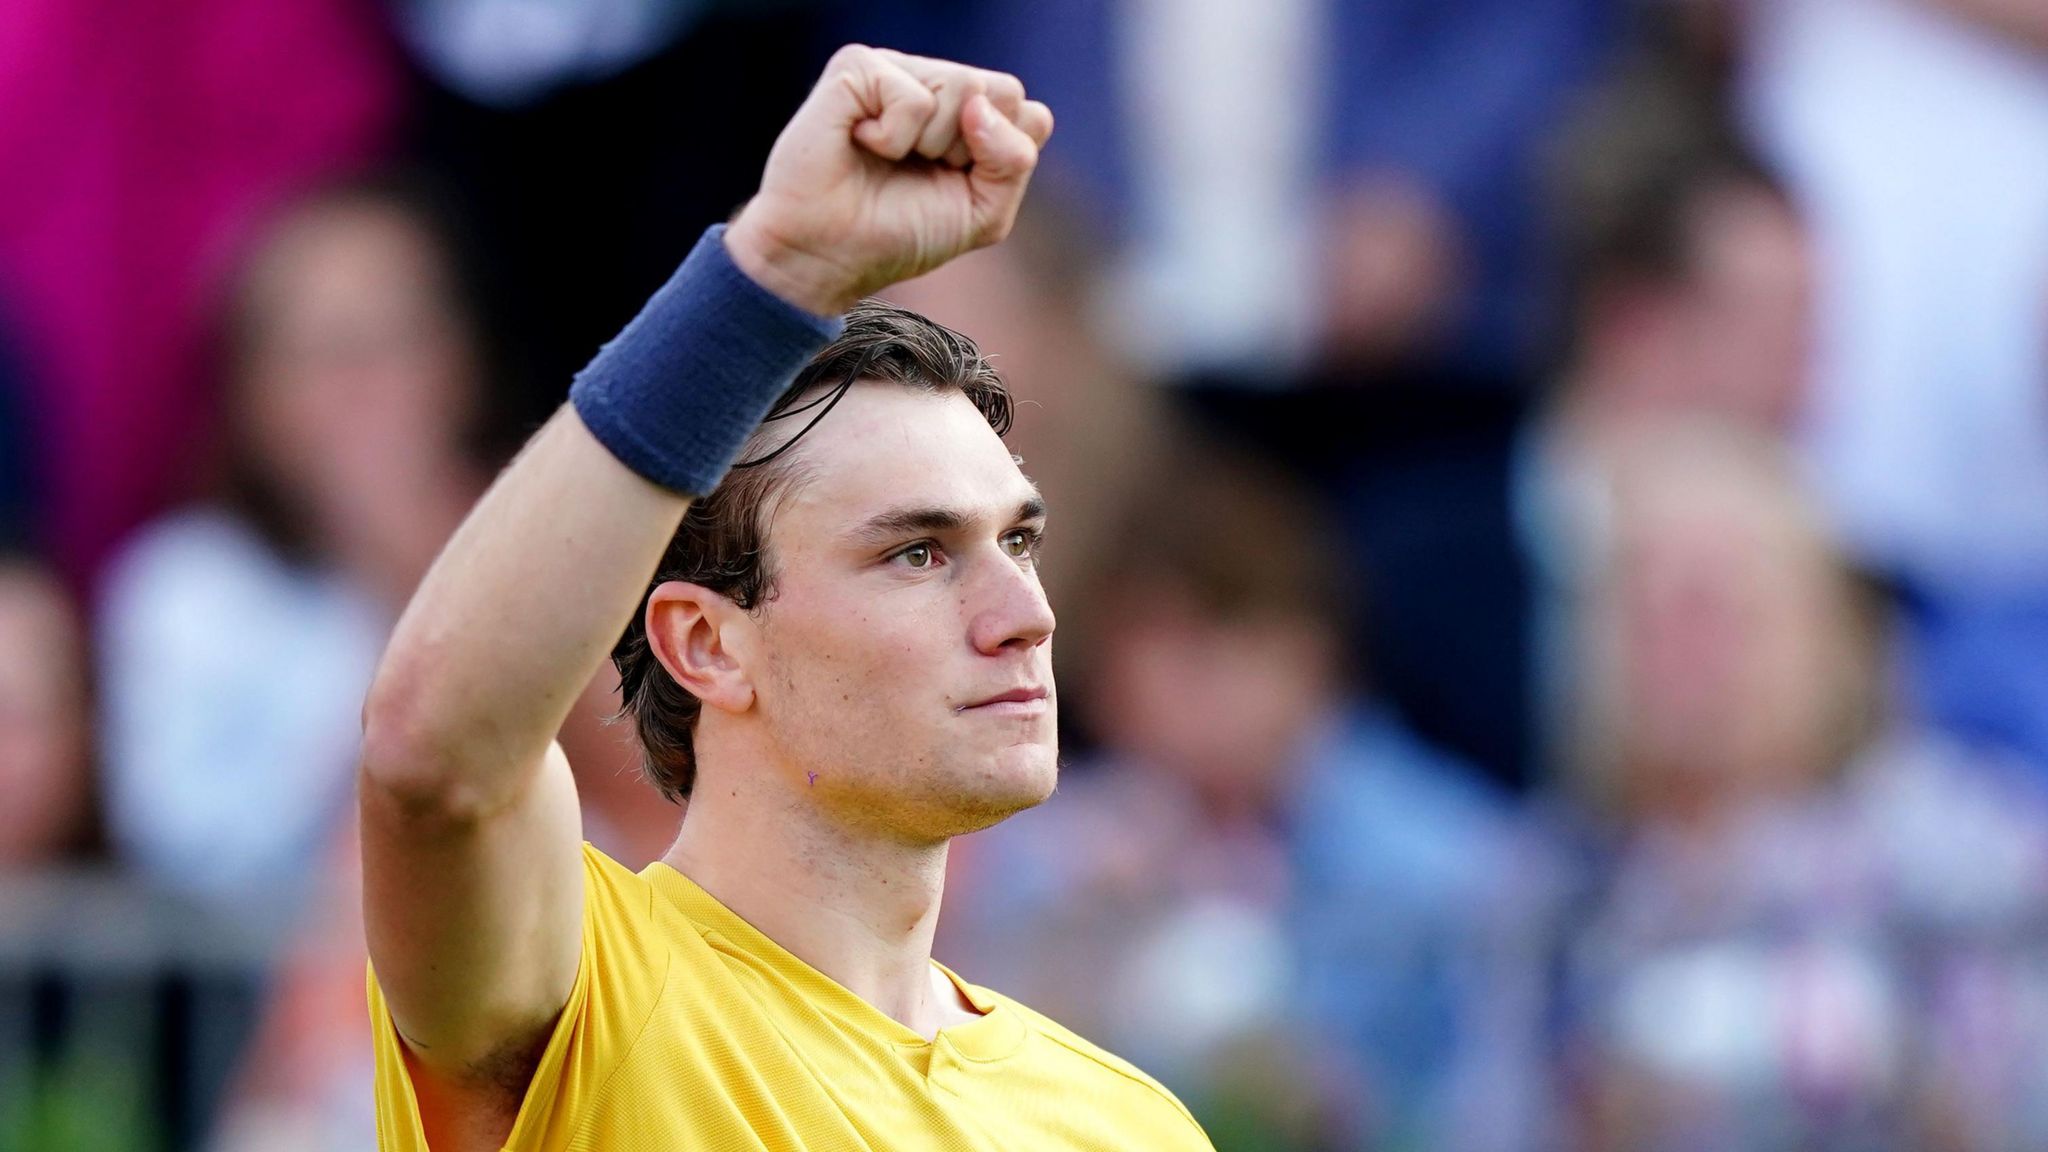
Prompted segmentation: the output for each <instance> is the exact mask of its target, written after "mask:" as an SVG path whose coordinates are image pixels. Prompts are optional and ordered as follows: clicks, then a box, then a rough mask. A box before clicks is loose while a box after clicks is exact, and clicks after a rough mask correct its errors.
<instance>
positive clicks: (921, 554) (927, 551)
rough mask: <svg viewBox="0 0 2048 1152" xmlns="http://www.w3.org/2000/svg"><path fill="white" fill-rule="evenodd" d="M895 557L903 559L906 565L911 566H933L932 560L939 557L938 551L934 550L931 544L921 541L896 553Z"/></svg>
mask: <svg viewBox="0 0 2048 1152" xmlns="http://www.w3.org/2000/svg"><path fill="white" fill-rule="evenodd" d="M895 558H896V559H898V560H901V561H903V563H904V564H905V565H907V566H909V567H911V568H929V567H931V566H932V561H933V560H935V559H936V558H937V553H936V552H934V551H933V549H932V546H931V545H930V544H924V543H919V544H912V545H911V546H910V547H908V548H905V549H903V550H902V551H901V552H898V553H896V557H895Z"/></svg>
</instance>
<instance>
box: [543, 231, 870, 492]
mask: <svg viewBox="0 0 2048 1152" xmlns="http://www.w3.org/2000/svg"><path fill="white" fill-rule="evenodd" d="M843 327H844V323H843V322H842V321H841V320H840V319H839V318H838V317H836V316H835V317H824V316H817V315H814V314H812V313H810V312H806V311H804V310H803V309H801V308H799V307H797V306H796V305H794V304H791V303H789V302H788V301H786V300H784V299H782V298H781V297H780V296H777V295H775V294H774V293H773V292H770V291H768V290H767V289H766V288H763V287H761V286H760V285H759V284H756V283H754V281H753V279H752V278H751V277H749V276H748V275H747V274H746V273H745V272H742V271H740V269H739V267H738V266H737V265H735V264H734V263H733V262H732V257H731V256H729V255H727V254H726V251H725V225H723V224H716V225H713V226H712V227H711V228H710V229H708V230H707V231H706V232H705V233H704V236H703V238H702V239H700V240H698V241H697V246H696V247H695V248H693V249H691V251H690V255H689V257H688V258H687V259H685V260H684V261H683V264H682V267H680V268H678V269H676V274H675V275H674V276H671V277H670V278H669V281H668V283H666V284H664V285H662V286H661V288H660V289H659V290H658V291H656V292H655V294H654V295H653V297H652V298H650V299H649V300H648V301H647V306H646V307H644V308H642V309H641V310H640V314H639V315H638V316H635V317H634V318H633V322H632V323H630V324H628V325H626V327H625V330H624V331H622V332H620V333H619V334H618V335H617V336H615V337H613V338H612V340H611V342H610V343H608V344H606V345H605V346H604V347H603V348H602V349H600V350H599V351H598V354H597V356H596V358H595V359H593V360H591V362H590V365H589V366H588V367H586V368H584V369H583V371H581V372H579V373H577V375H576V382H575V383H574V384H572V385H571V386H570V388H569V402H570V403H571V404H574V405H575V406H576V414H577V415H578V416H581V417H582V418H583V423H584V425H585V426H586V427H588V428H589V429H590V431H591V434H592V435H594V436H596V437H597V439H598V441H599V442H600V443H602V444H603V445H604V446H605V447H606V448H608V449H610V450H611V453H612V455H614V456H617V457H618V458H619V460H620V461H621V462H622V463H624V464H625V465H626V467H628V468H631V469H632V470H633V471H635V472H638V473H639V474H640V475H642V476H645V477H646V478H648V479H649V480H652V481H654V482H655V483H656V484H659V485H661V486H662V487H664V488H668V489H671V490H673V491H676V492H687V493H691V494H694V495H698V496H702V495H704V494H705V493H708V492H710V491H711V490H712V489H713V488H716V487H717V486H718V482H719V481H720V480H721V479H723V478H724V476H725V472H726V469H727V468H729V467H731V465H732V462H733V459H734V458H735V457H737V456H738V455H739V452H740V448H741V447H742V446H743V445H744V444H745V443H746V441H747V437H749V436H751V435H753V433H754V429H755V428H757V427H759V426H760V424H761V418H762V417H764V416H766V415H767V414H768V409H769V408H770V407H771V406H772V405H773V404H774V403H775V401H776V399H777V398H778V397H780V396H781V395H782V393H783V391H784V390H785V389H787V388H788V387H789V385H790V382H791V381H792V380H794V379H796V374H797V373H798V372H800V371H802V370H803V367H804V365H805V364H807V363H809V361H810V359H811V357H812V356H814V355H816V354H817V352H818V350H819V349H821V348H823V347H824V346H825V345H827V344H829V343H831V342H832V340H833V338H834V337H836V336H838V335H839V332H840V330H841V329H842V328H843Z"/></svg>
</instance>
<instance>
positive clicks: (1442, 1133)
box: [939, 448, 1550, 1150]
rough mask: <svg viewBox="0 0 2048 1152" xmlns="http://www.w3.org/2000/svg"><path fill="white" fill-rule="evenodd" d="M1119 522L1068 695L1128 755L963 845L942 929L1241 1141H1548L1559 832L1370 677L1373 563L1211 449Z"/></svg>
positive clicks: (1104, 759)
mask: <svg viewBox="0 0 2048 1152" xmlns="http://www.w3.org/2000/svg"><path fill="white" fill-rule="evenodd" d="M1123 523H1124V529H1123V532H1122V533H1121V534H1120V535H1119V536H1118V537H1117V539H1118V540H1119V543H1118V544H1117V545H1116V565H1115V568H1114V570H1113V571H1108V572H1105V573H1103V574H1102V577H1101V580H1100V582H1099V583H1098V585H1097V588H1096V594H1097V595H1098V596H1100V597H1101V598H1102V613H1103V615H1102V628H1103V629H1104V635H1103V637H1102V642H1101V646H1100V655H1099V660H1100V662H1101V665H1102V666H1101V668H1100V670H1099V672H1098V674H1097V676H1096V678H1095V679H1096V687H1095V690H1094V692H1093V693H1092V694H1091V696H1089V697H1081V698H1074V697H1068V705H1067V706H1068V707H1070V708H1075V707H1078V708H1081V709H1083V710H1085V711H1087V712H1089V713H1090V715H1091V718H1092V722H1093V725H1094V727H1095V728H1096V730H1097V731H1098V732H1099V733H1100V735H1101V736H1102V738H1103V741H1104V747H1103V749H1102V754H1101V756H1100V757H1099V758H1098V759H1097V760H1095V761H1093V762H1085V763H1081V764H1075V765H1071V766H1069V767H1068V768H1067V770H1066V773H1065V780H1064V782H1063V784H1062V787H1061V789H1060V791H1059V793H1058V794H1057V795H1056V796H1055V797H1054V798H1053V799H1052V800H1051V801H1049V802H1048V803H1047V804H1046V805H1045V806H1044V807H1043V808H1041V809H1039V810H1036V811H1032V812H1027V813H1024V814H1022V815H1019V816H1017V817H1014V818H1013V819H1011V820H1010V821H1008V822H1006V823H1004V824H1002V825H1000V826H998V827H996V828H994V829H991V830H989V831H987V832H984V833H980V834H977V835H976V836H973V837H970V838H968V839H966V840H964V841H962V842H960V843H958V844H956V845H955V847H954V856H953V869H952V874H951V876H950V881H949V882H950V884H951V888H950V890H949V894H948V897H949V898H948V904H947V911H946V915H945V917H944V918H942V920H941V928H940V934H941V938H940V944H939V951H940V955H941V956H942V957H943V958H945V959H946V960H948V961H949V962H951V963H954V964H957V965H959V966H960V967H961V969H962V970H963V971H965V972H969V973H972V974H973V975H974V978H975V979H977V980H985V981H987V982H988V983H990V984H991V985H992V986H995V987H999V988H1004V989H1006V990H1010V991H1013V992H1014V993H1016V994H1017V995H1019V996H1022V997H1024V998H1026V999H1028V1000H1030V1001H1031V1002H1033V1003H1034V1004H1038V1005H1039V1006H1040V1007H1042V1008H1043V1009H1044V1010H1045V1011H1046V1012H1048V1014H1050V1015H1052V1016H1054V1017H1055V1018H1057V1019H1061V1020H1062V1021H1063V1022H1065V1023H1067V1024H1069V1025H1071V1026H1073V1027H1075V1028H1076V1029H1078V1030H1079V1031H1081V1032H1082V1033H1084V1034H1087V1035H1090V1036H1094V1037H1096V1038H1098V1039H1100V1040H1102V1041H1103V1042H1105V1043H1107V1044H1110V1045H1113V1046H1115V1047H1116V1048H1117V1049H1118V1050H1119V1051H1124V1052H1128V1053H1129V1054H1130V1055H1131V1056H1132V1058H1133V1059H1134V1060H1137V1061H1138V1062H1139V1063H1140V1064H1142V1065H1143V1066H1145V1067H1146V1068H1148V1069H1151V1070H1153V1071H1155V1072H1156V1073H1157V1074H1159V1075H1161V1076H1162V1078H1163V1079H1165V1080H1166V1081H1167V1082H1168V1083H1169V1084H1170V1085H1172V1086H1173V1087H1174V1088H1175V1089H1176V1090H1177V1091H1179V1092H1180V1093H1182V1095H1183V1098H1184V1099H1187V1100H1188V1101H1189V1103H1190V1105H1191V1107H1193V1108H1194V1110H1195V1112H1196V1114H1197V1116H1198V1117H1199V1118H1200V1119H1201V1120H1202V1121H1203V1123H1204V1125H1205V1126H1206V1127H1207V1128H1208V1130H1209V1132H1210V1134H1211V1135H1212V1137H1213V1138H1214V1139H1215V1140H1216V1142H1217V1146H1218V1147H1219V1148H1222V1149H1226V1150H1228V1149H1237V1148H1301V1149H1307V1148H1350V1147H1359V1148H1363V1147H1386V1148H1410V1147H1446V1148H1451V1147H1455V1148H1461V1149H1491V1148H1519V1147H1533V1146H1537V1145H1538V1144H1539V1142H1540V1139H1541V1133H1542V1132H1543V1130H1544V1120H1545V1117H1544V1114H1543V1110H1542V1107H1541V1097H1540V1094H1539V1092H1538V1091H1537V1085H1536V1082H1535V1077H1536V1066H1535V1058H1536V1040H1537V1025H1538V1017H1539V1015H1540V1008H1539V995H1538V993H1539V988H1538V987H1537V985H1536V980H1537V976H1538V972H1539V970H1540V965H1539V964H1538V963H1537V962H1536V957H1535V954H1534V951H1533V950H1534V948H1535V946H1536V944H1537V943H1538V941H1537V939H1536V936H1535V930H1536V928H1537V927H1538V921H1537V920H1536V918H1535V915H1534V913H1535V912H1536V911H1537V910H1538V907H1539V906H1540V905H1539V904H1538V902H1537V898H1539V897H1541V896H1542V895H1543V894H1544V890H1545V888H1546V885H1547V883H1548V880H1549V879H1550V876H1549V874H1548V871H1547V867H1548V864H1547V859H1548V858H1547V856H1546V855H1545V854H1544V853H1543V852H1542V851H1541V850H1540V849H1539V847H1538V844H1537V842H1536V841H1535V839H1534V838H1533V836H1532V835H1531V834H1530V832H1529V830H1528V828H1527V827H1526V826H1524V824H1523V823H1522V822H1521V818H1520V817H1518V816H1517V814H1516V813H1515V811H1514V809H1513V808H1512V807H1511V806H1510V804H1509V802H1508V801H1507V799H1506V798H1505V797H1503V796H1501V795H1499V794H1496V793H1495V792H1493V791H1492V790H1491V789H1490V788H1489V787H1488V786H1487V785H1485V784H1484V783H1482V782H1481V781H1480V780H1478V779H1477V778H1476V777H1474V776H1473V775H1472V774H1471V773H1470V771H1469V770H1467V769H1465V768H1464V767H1463V766H1461V765H1460V764H1458V763H1456V762H1455V761H1452V760H1450V759H1449V758H1447V757H1445V756H1443V755H1442V754H1440V753H1438V752H1435V751H1434V750H1432V749H1430V748H1429V747H1427V746H1425V745H1423V744H1421V743H1420V742H1418V741H1417V740H1415V739H1414V738H1413V737H1412V736H1410V735H1408V734H1407V733H1406V732H1405V731H1404V730H1403V729H1402V728H1401V726H1400V725H1399V724H1398V723H1397V722H1396V721H1395V720H1394V718H1393V717H1391V716H1390V715H1389V714H1388V713H1387V712H1386V711H1385V710H1384V709H1382V708H1379V707H1376V706H1375V705H1373V704H1372V702H1371V701H1370V700H1369V699H1366V698H1362V697H1361V696H1359V695H1358V694H1357V693H1356V692H1355V691H1353V690H1352V689H1351V688H1350V687H1349V686H1348V681H1347V673H1348V672H1350V671H1354V670H1353V669H1349V668H1348V667H1347V663H1348V661H1347V651H1346V645H1345V642H1344V640H1343V639H1342V637H1343V636H1344V630H1343V621H1342V613H1343V609H1344V606H1345V605H1346V603H1347V601H1348V599H1349V597H1348V595H1347V590H1346V589H1345V588H1344V586H1343V584H1342V582H1341V573H1340V572H1339V569H1338V566H1337V565H1336V563H1335V562H1334V560H1333V553H1332V552H1331V551H1330V549H1329V542H1328V538H1327V532H1326V530H1325V529H1323V528H1322V527H1320V525H1319V524H1318V522H1317V518H1316V514H1315V512H1314V510H1313V509H1312V507H1311V506H1310V505H1308V504H1306V503H1305V502H1304V501H1303V499H1302V498H1301V497H1300V495H1299V494H1297V493H1295V492H1294V491H1293V490H1292V489H1291V488H1290V487H1289V486H1288V485H1286V484H1285V483H1284V482H1283V481H1281V480H1280V479H1278V478H1277V477H1276V476H1274V475H1273V474H1271V473H1269V472H1267V471H1266V470H1264V469H1263V468H1262V467H1260V466H1257V465H1254V464H1252V463H1250V462H1248V461H1246V460H1243V459H1240V458H1237V457H1234V456H1232V455H1228V454H1224V453H1221V452H1218V451H1211V450H1202V449H1194V448H1185V449H1184V454H1181V455H1177V456H1176V458H1175V460H1174V461H1173V463H1171V464H1170V465H1169V466H1167V467H1165V468H1162V469H1160V470H1159V471H1158V472H1157V473H1156V474H1155V475H1153V476H1151V477H1149V478H1148V482H1147V484H1146V485H1145V487H1144V489H1143V495H1142V497H1141V498H1140V499H1138V500H1137V501H1135V502H1134V503H1133V506H1132V507H1131V508H1130V509H1129V510H1128V514H1127V516H1126V518H1125V520H1124V522H1123ZM1056 539H1057V538H1055V540H1056ZM1055 547H1057V544H1055Z"/></svg>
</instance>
